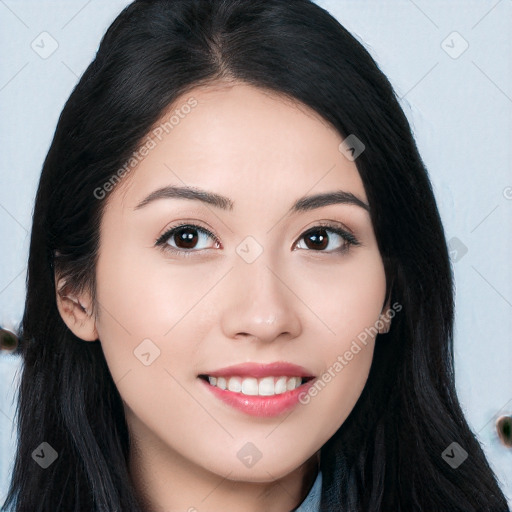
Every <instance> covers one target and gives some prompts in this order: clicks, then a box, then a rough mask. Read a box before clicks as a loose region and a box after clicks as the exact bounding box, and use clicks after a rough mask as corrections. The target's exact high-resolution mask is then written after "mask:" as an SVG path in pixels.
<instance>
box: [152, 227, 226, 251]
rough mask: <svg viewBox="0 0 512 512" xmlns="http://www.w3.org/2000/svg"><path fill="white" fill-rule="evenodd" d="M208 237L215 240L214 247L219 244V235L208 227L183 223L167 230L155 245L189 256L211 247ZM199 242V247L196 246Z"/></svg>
mask: <svg viewBox="0 0 512 512" xmlns="http://www.w3.org/2000/svg"><path fill="white" fill-rule="evenodd" d="M208 239H211V240H213V241H214V244H213V247H215V246H218V245H219V242H218V240H217V237H216V236H215V235H214V234H213V233H212V232H211V231H209V230H208V229H206V228H203V227H200V226H196V225H193V224H183V225H180V226H175V227H173V228H171V229H169V230H168V231H166V232H165V233H164V234H163V235H162V236H161V237H159V238H158V240H156V242H155V245H158V246H162V248H163V249H164V250H166V251H170V252H172V253H178V254H179V255H180V256H188V255H189V254H190V253H193V252H198V251H200V250H201V249H209V248H211V247H212V245H211V244H210V247H208V243H207V242H208ZM198 243H199V247H196V246H197V244H198ZM205 243H206V245H204V244H205ZM201 244H203V247H201Z"/></svg>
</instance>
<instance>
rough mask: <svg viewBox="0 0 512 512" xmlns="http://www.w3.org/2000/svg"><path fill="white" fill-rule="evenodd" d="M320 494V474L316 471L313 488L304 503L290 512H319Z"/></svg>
mask: <svg viewBox="0 0 512 512" xmlns="http://www.w3.org/2000/svg"><path fill="white" fill-rule="evenodd" d="M321 492H322V472H321V471H320V470H318V474H317V476H316V479H315V482H314V483H313V487H311V490H310V491H309V493H308V495H307V496H306V498H305V499H304V501H303V502H302V503H301V504H300V505H299V506H298V508H295V509H293V510H292V511H291V512H319V510H320V497H321Z"/></svg>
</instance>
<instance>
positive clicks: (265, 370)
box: [201, 361, 314, 378]
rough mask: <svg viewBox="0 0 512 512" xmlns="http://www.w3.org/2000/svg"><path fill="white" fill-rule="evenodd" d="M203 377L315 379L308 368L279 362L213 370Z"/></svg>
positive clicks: (246, 364)
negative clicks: (237, 376)
mask: <svg viewBox="0 0 512 512" xmlns="http://www.w3.org/2000/svg"><path fill="white" fill-rule="evenodd" d="M201 375H209V376H211V377H229V376H232V375H239V376H241V377H242V376H243V377H255V378H262V377H281V376H286V377H314V375H312V374H311V372H309V371H308V370H307V369H306V368H304V367H302V366H298V365H296V364H292V363H287V362H284V361H277V362H275V363H270V364H261V363H242V364H236V365H233V366H226V367H225V368H220V369H219V370H212V371H208V372H205V373H203V374H201Z"/></svg>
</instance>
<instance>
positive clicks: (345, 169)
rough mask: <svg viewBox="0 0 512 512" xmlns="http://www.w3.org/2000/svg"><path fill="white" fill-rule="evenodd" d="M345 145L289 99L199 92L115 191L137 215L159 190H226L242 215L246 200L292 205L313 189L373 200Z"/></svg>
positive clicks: (187, 97)
mask: <svg viewBox="0 0 512 512" xmlns="http://www.w3.org/2000/svg"><path fill="white" fill-rule="evenodd" d="M187 105H188V106H187ZM190 105H194V106H193V107H192V108H190ZM171 121H172V122H171ZM155 133H156V134H157V135H158V136H155ZM150 139H151V141H152V143H151V144H148V141H149V140H150ZM342 140H343V139H342V137H341V136H340V135H339V133H338V132H337V131H336V130H335V129H334V127H332V126H331V125H330V124H329V123H328V122H327V121H326V120H324V119H323V118H322V117H321V116H320V115H319V114H318V113H316V112H315V111H313V110H312V109H310V108H309V107H307V106H306V105H304V104H302V103H300V102H298V101H296V100H294V99H291V98H288V97H285V96H284V95H280V94H276V93H274V92H272V91H267V90H263V89H260V88H256V87H253V86H251V85H247V84H243V83H235V84H225V83H222V84H215V85H212V86H207V87H204V86H203V87H197V88H195V89H192V90H190V91H188V92H187V93H186V94H183V95H182V96H180V97H179V98H177V100H176V101H175V102H174V103H173V104H172V106H171V107H170V108H169V109H167V110H166V112H165V114H164V115H163V116H162V117H161V119H159V120H158V122H157V123H155V125H154V128H152V130H151V131H150V133H149V134H148V138H146V139H145V140H144V142H145V144H143V146H144V145H146V147H149V146H150V145H151V146H153V147H151V149H149V150H148V151H146V152H145V156H140V155H139V157H140V158H139V161H138V164H137V166H136V167H135V168H134V169H133V170H131V171H130V172H129V174H128V176H127V177H126V178H125V180H124V182H123V183H121V187H119V190H117V191H114V196H119V195H121V197H120V198H116V197H113V198H111V199H112V200H113V201H114V202H119V201H121V203H122V204H123V206H124V207H127V208H131V209H132V208H134V207H135V205H136V204H138V202H140V201H141V200H142V198H143V197H145V196H146V195H147V194H148V193H150V192H151V191H152V190H155V189H156V188H158V187H161V186H165V185H176V186H191V187H198V188H203V189H207V190H210V191H219V192H220V191H222V194H223V195H228V196H229V197H232V198H233V199H234V203H235V210H236V209H237V205H238V204H239V203H240V201H241V200H242V199H243V200H244V201H251V199H253V200H255V201H261V200H262V198H264V199H265V200H266V202H268V201H274V200H275V201H280V202H282V201H283V200H285V201H286V202H287V203H291V201H292V200H293V199H296V198H298V197H300V196H303V195H305V194H306V193H307V192H308V191H310V190H311V192H317V193H320V192H323V191H332V190H334V189H336V190H338V189H340V188H342V189H343V190H347V191H350V192H352V193H354V194H356V195H357V196H358V197H359V198H360V199H362V200H363V201H365V202H366V195H365V191H364V187H363V183H362V181H361V179H360V176H359V173H358V171H357V167H356V165H355V163H354V162H353V161H350V160H348V159H347V158H346V157H345V156H344V155H343V154H342V153H341V152H340V150H339V145H340V143H341V141H342ZM153 143H154V145H153ZM116 192H117V193H116ZM237 198H238V201H237Z"/></svg>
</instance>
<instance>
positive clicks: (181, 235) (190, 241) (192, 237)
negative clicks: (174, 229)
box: [177, 228, 197, 249]
mask: <svg viewBox="0 0 512 512" xmlns="http://www.w3.org/2000/svg"><path fill="white" fill-rule="evenodd" d="M194 232H195V230H194V229H192V228H183V229H180V230H179V231H178V240H179V241H180V242H181V243H184V244H185V247H184V248H186V249H191V248H193V247H194V245H195V244H196V243H197V234H194ZM177 245H178V244H177ZM178 246H179V245H178Z"/></svg>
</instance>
